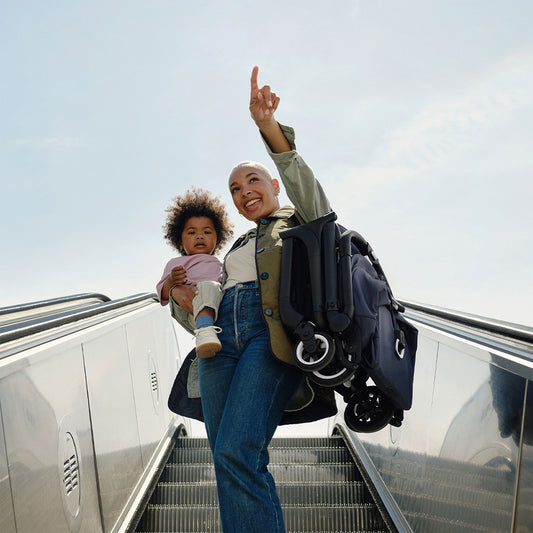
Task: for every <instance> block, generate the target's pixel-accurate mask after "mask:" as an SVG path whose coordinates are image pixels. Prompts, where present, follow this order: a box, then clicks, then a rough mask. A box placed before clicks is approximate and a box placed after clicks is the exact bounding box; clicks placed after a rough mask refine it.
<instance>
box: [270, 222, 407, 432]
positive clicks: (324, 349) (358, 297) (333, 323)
mask: <svg viewBox="0 0 533 533" xmlns="http://www.w3.org/2000/svg"><path fill="white" fill-rule="evenodd" d="M336 219H337V215H336V214H335V213H334V212H331V213H328V214H327V215H325V216H323V217H321V218H319V219H317V220H313V221H311V222H308V223H306V224H302V225H300V226H296V227H294V228H291V229H289V230H286V231H284V232H282V233H281V234H280V235H281V238H282V240H283V246H282V255H281V277H280V293H279V305H280V317H281V320H282V322H283V324H284V326H285V328H286V329H287V331H288V332H289V334H290V335H291V336H292V338H293V340H294V344H295V351H294V357H295V362H296V364H297V365H298V367H300V368H301V369H302V370H303V371H305V372H307V373H308V374H309V378H310V379H311V380H313V381H314V382H316V383H318V384H320V385H322V386H326V387H334V388H335V390H336V391H337V392H339V393H340V394H341V395H342V397H343V398H344V400H345V401H346V402H347V405H346V409H345V412H344V418H345V421H346V424H347V425H348V427H350V428H351V429H352V430H354V431H358V432H373V431H378V430H380V429H382V428H384V427H385V426H386V425H387V424H391V425H394V426H400V425H401V423H402V420H403V411H404V410H407V409H409V408H410V407H411V402H412V391H413V378H414V363H415V353H416V347H417V333H418V332H417V330H416V329H415V328H414V327H413V326H412V325H411V324H410V323H409V322H408V321H407V320H406V319H405V318H404V317H403V316H402V315H401V314H400V313H401V312H403V310H404V309H403V307H402V306H401V305H400V304H399V303H398V302H397V301H396V300H395V299H394V298H393V296H392V291H391V289H390V286H389V284H388V282H387V279H386V277H385V274H384V273H383V270H382V268H381V265H380V264H379V261H378V259H377V257H376V256H375V254H374V252H373V251H372V249H371V247H370V245H369V244H368V242H367V241H366V240H365V239H364V238H363V237H362V236H361V235H359V234H358V233H357V232H355V231H350V230H345V229H344V228H342V227H341V226H339V225H338V224H336V223H335V220H336ZM369 379H371V380H372V382H373V384H371V383H370V384H369V383H367V382H368V381H369Z"/></svg>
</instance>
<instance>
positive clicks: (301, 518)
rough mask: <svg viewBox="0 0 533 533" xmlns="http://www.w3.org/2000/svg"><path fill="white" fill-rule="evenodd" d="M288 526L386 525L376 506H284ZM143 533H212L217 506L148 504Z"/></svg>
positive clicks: (339, 531)
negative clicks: (160, 532)
mask: <svg viewBox="0 0 533 533" xmlns="http://www.w3.org/2000/svg"><path fill="white" fill-rule="evenodd" d="M282 507H283V516H284V518H285V526H286V528H287V531H288V532H291V531H299V530H302V531H313V530H317V531H321V532H324V533H325V532H335V533H344V532H354V531H361V530H363V531H372V532H375V531H383V530H386V527H385V524H384V523H383V520H382V519H381V516H380V515H379V514H376V510H375V507H374V505H372V504H359V505H352V506H335V507H333V506H330V507H321V508H317V507H304V506H298V507H291V506H282ZM139 528H140V530H142V531H169V532H170V531H172V532H175V531H180V532H181V531H198V532H205V531H213V530H217V529H220V518H219V514H218V507H216V506H213V507H204V506H197V507H188V508H183V507H179V506H164V507H161V506H154V505H149V506H148V508H147V509H146V512H145V515H144V516H143V520H142V522H141V524H140V525H139Z"/></svg>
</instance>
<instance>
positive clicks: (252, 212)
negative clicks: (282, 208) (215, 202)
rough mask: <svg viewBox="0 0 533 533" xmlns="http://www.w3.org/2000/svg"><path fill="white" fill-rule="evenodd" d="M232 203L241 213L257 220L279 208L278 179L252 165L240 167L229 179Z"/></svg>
mask: <svg viewBox="0 0 533 533" xmlns="http://www.w3.org/2000/svg"><path fill="white" fill-rule="evenodd" d="M229 190H230V193H231V197H232V198H233V203H234V204H235V207H236V208H237V210H238V211H239V213H240V214H241V215H243V216H244V217H245V218H247V219H248V220H252V221H254V222H255V221H257V220H259V219H260V218H265V217H267V216H269V215H271V214H272V213H274V212H275V211H277V210H278V209H279V200H278V196H277V195H278V193H279V183H278V180H276V179H272V178H271V177H270V176H266V175H265V173H264V172H262V171H261V170H258V169H256V168H253V167H241V168H239V169H238V170H236V171H234V172H233V173H232V175H231V176H230V179H229Z"/></svg>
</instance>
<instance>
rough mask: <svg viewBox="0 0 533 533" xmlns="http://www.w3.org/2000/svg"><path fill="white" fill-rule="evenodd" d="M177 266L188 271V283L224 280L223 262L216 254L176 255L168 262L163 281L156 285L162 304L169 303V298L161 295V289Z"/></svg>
mask: <svg viewBox="0 0 533 533" xmlns="http://www.w3.org/2000/svg"><path fill="white" fill-rule="evenodd" d="M177 266H182V267H184V268H185V270H186V271H187V281H186V282H185V283H186V284H187V285H192V284H195V283H198V282H199V281H219V282H220V281H222V262H221V261H220V259H217V258H216V257H215V256H214V255H209V254H194V255H183V256H179V257H174V258H172V259H171V260H170V261H169V262H168V263H167V264H166V266H165V270H164V271H163V276H162V278H161V281H160V282H159V283H158V284H157V285H156V291H157V295H158V296H159V301H160V302H161V305H167V304H168V300H165V299H163V298H162V297H161V291H162V290H163V285H164V284H165V281H166V280H167V278H168V276H169V275H170V272H171V271H172V269H173V268H176V267H177Z"/></svg>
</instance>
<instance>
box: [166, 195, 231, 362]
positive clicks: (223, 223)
mask: <svg viewBox="0 0 533 533" xmlns="http://www.w3.org/2000/svg"><path fill="white" fill-rule="evenodd" d="M167 212H168V217H167V222H166V225H165V226H163V229H164V230H165V238H166V239H167V241H168V242H169V243H170V244H171V245H172V246H173V247H174V248H176V250H178V252H179V253H180V254H181V256H180V257H175V258H173V259H171V260H170V261H169V262H168V263H167V265H166V266H165V269H164V271H163V276H162V278H161V280H160V281H159V283H158V284H157V286H156V290H157V294H158V296H159V301H160V302H161V305H167V304H168V303H169V301H170V300H171V298H172V289H173V288H174V287H175V286H176V285H181V284H189V285H196V287H197V289H198V294H197V295H196V296H195V297H194V299H193V302H192V303H193V316H191V315H188V320H189V323H190V324H191V330H190V331H193V332H194V335H195V337H196V355H197V356H198V357H200V358H206V357H213V356H214V355H215V354H216V352H218V351H219V350H220V349H221V344H220V341H219V340H218V337H217V333H220V331H221V330H220V328H217V327H216V326H215V325H214V323H215V321H216V318H217V312H218V306H219V304H220V300H221V299H222V291H221V289H220V281H221V280H222V263H221V262H220V260H219V259H217V258H216V257H215V256H214V255H213V254H214V253H215V252H216V251H217V250H219V249H220V248H221V247H222V246H223V245H224V243H225V242H226V241H227V240H228V239H229V238H230V237H231V236H232V235H233V231H232V229H231V227H232V226H231V224H230V223H229V220H228V216H227V213H226V210H225V207H224V204H222V202H221V201H220V200H219V198H218V197H211V196H210V195H209V193H208V192H207V191H204V190H202V189H197V188H194V187H193V188H192V189H191V190H188V191H187V192H186V193H185V194H184V195H183V196H177V197H176V198H175V199H174V203H173V204H172V205H171V206H170V207H169V208H168V209H167ZM175 307H178V306H177V304H176V303H175V302H174V301H172V306H171V309H172V312H173V314H174V311H175Z"/></svg>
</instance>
